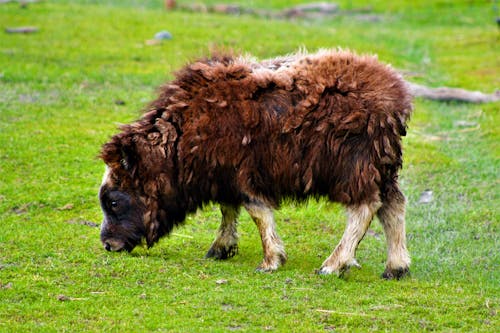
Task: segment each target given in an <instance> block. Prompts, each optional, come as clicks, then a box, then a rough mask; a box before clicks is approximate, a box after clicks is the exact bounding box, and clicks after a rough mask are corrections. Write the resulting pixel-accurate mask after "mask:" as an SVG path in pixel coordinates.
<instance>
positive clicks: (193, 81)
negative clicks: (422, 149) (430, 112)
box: [99, 50, 412, 278]
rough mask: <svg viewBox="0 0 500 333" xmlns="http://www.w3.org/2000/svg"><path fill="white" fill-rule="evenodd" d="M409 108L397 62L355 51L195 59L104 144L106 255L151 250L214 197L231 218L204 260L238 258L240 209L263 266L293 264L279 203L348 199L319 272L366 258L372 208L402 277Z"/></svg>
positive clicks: (393, 272)
mask: <svg viewBox="0 0 500 333" xmlns="http://www.w3.org/2000/svg"><path fill="white" fill-rule="evenodd" d="M411 110H412V105H411V98H410V94H409V93H408V90H407V87H406V84H405V82H404V80H403V79H402V78H401V77H400V76H399V75H398V74H397V73H396V72H395V71H394V70H393V69H391V68H390V67H388V66H386V65H383V64H381V63H380V62H378V61H377V59H376V58H375V57H372V56H358V55H355V54H353V53H351V52H349V51H342V50H321V51H318V52H317V53H312V54H308V53H306V52H299V53H297V54H292V55H289V56H285V57H279V58H275V59H271V60H267V61H262V62H257V61H255V60H253V59H252V58H251V57H243V56H232V55H215V56H212V57H211V58H206V59H202V60H199V61H195V62H193V63H190V64H188V65H187V66H185V67H184V68H182V69H181V70H180V71H178V72H177V73H176V75H175V79H174V80H173V81H172V82H170V83H167V84H166V85H164V86H163V87H161V88H160V92H159V97H158V98H157V99H156V100H155V101H153V102H152V103H151V104H150V105H149V107H148V109H147V111H146V112H145V114H144V115H143V116H142V118H141V119H140V120H138V121H137V122H134V123H132V124H130V125H125V126H123V127H122V128H121V132H120V133H119V134H116V135H115V136H113V137H112V139H111V140H110V141H109V142H108V143H106V144H105V145H104V146H103V148H102V152H101V158H102V159H103V160H104V162H105V163H106V165H107V167H106V172H105V175H104V179H103V183H102V186H101V188H100V194H99V196H100V201H101V206H102V210H103V212H104V220H103V223H102V227H101V241H102V243H103V245H104V247H105V249H106V250H110V251H120V250H127V251H131V250H132V249H133V248H134V247H135V246H136V245H138V244H140V243H141V242H142V241H143V240H145V241H146V244H147V246H148V247H150V246H152V245H153V244H154V243H155V242H157V241H158V240H159V239H160V238H161V237H162V236H164V235H167V234H169V233H170V232H171V231H172V229H173V228H174V227H175V226H177V225H179V224H181V223H182V222H183V221H184V219H185V217H186V214H187V213H191V212H194V211H196V209H198V208H199V207H202V206H203V205H204V204H206V203H208V202H215V203H219V204H220V207H221V211H222V222H221V225H220V229H219V231H218V234H217V237H216V239H215V241H214V242H213V244H212V246H211V248H210V249H209V250H208V253H207V255H206V257H213V258H218V259H226V258H228V257H231V256H233V255H234V254H235V253H236V252H237V246H238V233H237V218H238V214H239V211H240V207H241V206H243V207H245V209H246V210H247V211H248V212H249V214H250V215H251V217H252V218H253V220H254V221H255V223H256V225H257V227H258V230H259V232H260V236H261V239H262V247H263V250H264V260H263V261H262V263H261V264H260V266H259V267H258V270H261V271H273V270H276V269H277V268H278V266H280V265H281V264H283V263H284V262H285V261H286V259H287V255H286V253H285V249H284V245H283V242H282V241H281V239H280V237H279V236H278V234H277V233H276V230H275V221H274V217H273V209H274V208H277V207H278V206H279V204H280V202H281V201H282V200H283V199H285V198H288V199H292V200H297V201H303V200H305V199H306V198H308V197H311V196H312V197H320V196H325V197H327V198H328V199H329V200H330V201H333V202H339V203H342V204H343V205H345V206H346V208H347V226H346V229H345V232H344V234H343V236H342V239H341V241H340V243H339V244H338V245H337V247H336V248H335V250H334V251H333V253H332V254H331V255H330V256H329V257H328V258H327V259H326V260H325V262H324V263H323V265H322V267H321V268H320V270H319V273H321V274H330V273H336V274H339V275H340V274H342V273H343V272H344V271H346V270H347V269H348V268H349V267H351V266H359V265H358V263H357V262H356V259H355V257H354V255H355V251H356V247H357V246H358V244H359V242H360V241H361V239H362V238H363V236H364V234H365V232H366V230H367V229H368V227H369V225H370V223H371V221H372V219H373V217H374V216H375V215H377V216H378V218H379V220H380V222H381V223H382V225H383V228H384V231H385V235H386V239H387V250H388V258H387V264H386V269H385V271H384V274H383V276H384V277H385V278H400V277H402V276H403V275H405V274H406V273H407V272H408V267H409V264H410V257H409V254H408V251H407V249H406V236H405V197H404V196H403V194H402V193H401V191H400V189H399V185H398V171H399V169H400V168H401V165H402V150H401V136H403V135H405V133H406V122H407V120H408V118H409V116H410V113H411ZM304 223H305V222H304Z"/></svg>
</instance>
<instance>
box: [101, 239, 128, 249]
mask: <svg viewBox="0 0 500 333" xmlns="http://www.w3.org/2000/svg"><path fill="white" fill-rule="evenodd" d="M102 244H103V246H104V249H105V250H106V251H110V252H120V251H123V250H126V249H125V243H124V242H122V241H120V240H115V239H108V240H106V241H103V242H102ZM127 251H129V250H127ZM129 252H130V251H129Z"/></svg>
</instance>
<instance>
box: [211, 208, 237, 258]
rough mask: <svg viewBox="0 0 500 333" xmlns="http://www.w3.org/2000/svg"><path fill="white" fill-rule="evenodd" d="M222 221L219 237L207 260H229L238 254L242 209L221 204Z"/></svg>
mask: <svg viewBox="0 0 500 333" xmlns="http://www.w3.org/2000/svg"><path fill="white" fill-rule="evenodd" d="M220 208H221V212H222V221H221V224H220V227H219V231H218V232H217V237H216V238H215V241H214V242H213V243H212V246H211V247H210V249H209V250H208V252H207V254H206V255H205V258H215V259H228V258H231V257H233V256H234V255H235V254H237V253H238V238H239V237H238V231H237V226H238V220H237V219H238V215H239V214H240V208H239V207H235V206H231V205H224V204H221V207H220Z"/></svg>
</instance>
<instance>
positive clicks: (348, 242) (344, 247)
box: [318, 203, 380, 276]
mask: <svg viewBox="0 0 500 333" xmlns="http://www.w3.org/2000/svg"><path fill="white" fill-rule="evenodd" d="M379 207H380V203H372V204H361V205H356V206H351V207H348V208H347V227H346V229H345V231H344V235H343V236H342V239H341V240H340V243H339V244H338V245H337V247H336V248H335V250H334V251H333V253H332V254H331V255H330V256H329V257H328V259H326V260H325V262H324V263H323V265H322V266H321V269H320V270H319V272H318V273H319V274H332V273H334V274H337V275H338V276H340V275H342V274H343V273H344V272H346V271H347V270H349V268H350V267H352V266H355V267H360V265H359V264H358V262H357V261H356V259H355V258H354V255H355V253H356V248H357V247H358V244H359V242H361V240H362V239H363V236H364V235H365V233H366V230H367V229H368V227H369V226H370V223H371V221H372V219H373V215H374V214H375V212H376V211H377V210H378V208H379Z"/></svg>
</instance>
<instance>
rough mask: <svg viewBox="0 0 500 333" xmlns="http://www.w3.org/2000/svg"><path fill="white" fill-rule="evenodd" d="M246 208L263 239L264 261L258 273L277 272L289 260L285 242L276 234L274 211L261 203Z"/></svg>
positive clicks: (258, 268)
mask: <svg viewBox="0 0 500 333" xmlns="http://www.w3.org/2000/svg"><path fill="white" fill-rule="evenodd" d="M245 208H246V210H247V211H248V213H249V214H250V216H252V219H253V220H254V222H255V224H256V225H257V228H258V229H259V233H260V237H261V239H262V248H263V250H264V260H263V261H262V263H261V264H260V266H259V267H257V270H258V271H262V272H270V271H275V270H277V269H278V267H279V266H280V265H282V264H284V263H285V262H286V260H287V255H286V253H285V247H284V246H283V242H282V241H281V239H280V238H279V236H278V234H277V233H276V225H275V222H274V216H273V211H272V209H271V208H270V207H269V206H267V205H265V204H264V203H263V202H260V201H252V202H250V203H247V204H245Z"/></svg>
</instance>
